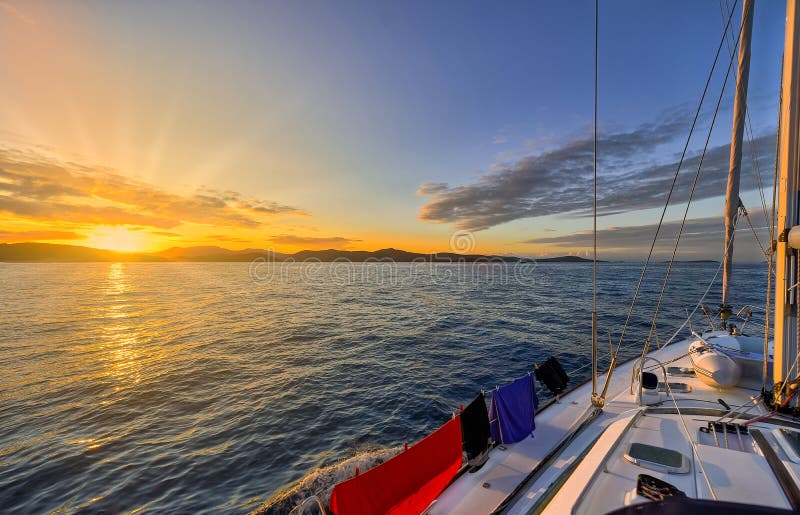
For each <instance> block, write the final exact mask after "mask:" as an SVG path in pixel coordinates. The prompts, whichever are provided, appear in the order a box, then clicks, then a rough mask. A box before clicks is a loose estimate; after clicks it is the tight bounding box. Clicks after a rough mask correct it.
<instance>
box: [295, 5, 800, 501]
mask: <svg viewBox="0 0 800 515" xmlns="http://www.w3.org/2000/svg"><path fill="white" fill-rule="evenodd" d="M734 7H735V6H734ZM753 7H754V2H753V0H744V4H743V6H742V13H743V14H742V24H741V29H740V30H739V31H736V32H737V34H738V36H737V38H736V39H737V42H738V43H740V48H739V53H738V56H739V59H738V74H737V89H736V104H735V107H734V113H735V114H734V125H733V138H732V146H731V161H730V165H731V166H730V174H729V180H728V188H727V196H726V205H725V213H726V231H725V244H724V249H723V250H724V253H723V266H724V273H723V285H724V286H723V296H722V302H721V305H720V308H719V310H718V312H717V315H719V319H718V320H717V321H712V322H713V323H712V328H711V330H709V331H706V332H704V333H693V335H692V336H690V337H688V338H686V339H683V340H680V341H674V342H667V343H666V344H664V345H662V346H660V347H654V348H652V349H651V348H650V344H651V341H652V340H651V338H648V339H647V341H646V342H645V345H644V349H643V352H642V355H641V357H639V358H636V359H633V360H630V361H627V362H620V361H619V360H618V359H617V351H618V348H619V346H617V351H615V352H614V354H613V355H612V359H611V364H610V366H609V369H608V371H606V373H605V374H602V375H600V374H598V373H597V371H596V364H597V339H596V335H595V334H596V323H595V322H596V320H595V316H594V313H593V314H592V322H593V324H592V325H593V331H592V332H593V334H592V338H591V341H592V362H593V373H592V379H591V380H590V381H587V382H585V383H583V384H580V385H578V386H576V387H574V388H572V389H567V388H566V385H567V381H568V378H566V376H565V374H563V370H560V367H559V366H558V364H557V362H555V361H548V363H547V364H545V365H544V366H543V367H541V368H540V369H539V371H538V372H537V376H538V379H539V380H540V381H541V382H543V383H544V384H546V385H547V386H548V387H549V388H550V389H551V390H552V391H553V392H555V393H556V399H555V400H554V401H553V402H551V403H550V404H548V405H547V406H544V407H542V408H541V409H539V410H532V411H535V423H534V421H533V420H530V421H529V420H528V419H527V415H525V416H524V417H522V418H521V419H519V420H516V419H515V420H512V421H511V422H513V423H515V424H516V423H519V424H522V425H520V426H519V427H521V428H522V429H521V433H518V434H517V435H515V438H514V439H513V440H514V441H513V443H499V440H502V436H501V437H495V438H493V440H495V442H494V443H493V444H491V445H490V446H489V449H490V450H489V452H488V454H487V457H486V459H485V461H484V462H482V463H481V464H479V465H478V466H469V465H468V464H467V463H466V462H464V463H463V466H461V467H460V468H459V469H458V470H457V471H454V470H452V468H450V469H447V474H450V475H444V476H443V475H442V474H445V472H444V471H445V467H444V465H447V466H450V465H452V464H451V463H450V461H448V460H446V459H444V458H445V457H446V456H445V454H446V455H447V456H451V455H452V449H450V448H449V444H447V442H452V441H453V438H455V437H449V438H450V440H448V439H447V438H446V437H445V436H443V435H444V433H443V432H442V431H443V430H444V429H445V426H446V429H447V431H449V432H451V433H453V434H458V431H457V426H456V424H455V423H454V421H450V422H448V423H447V424H446V425H445V426H443V428H442V429H440V430H439V431H437V433H436V434H435V435H432V436H435V437H436V438H437V439H438V440H437V441H439V442H441V445H430V443H431V440H427V439H426V440H423V442H422V443H420V444H418V445H423V444H424V445H425V446H426V447H425V448H426V449H428V451H427V452H428V453H429V455H428V456H427V458H429V459H428V460H427V461H426V459H423V458H425V455H424V453H419V452H415V453H412V451H410V450H409V451H401V452H400V454H399V455H398V456H397V457H395V458H392V459H391V460H389V462H391V461H394V460H398V459H406V460H407V463H408V464H410V467H409V468H403V467H399V466H398V464H397V463H395V464H394V465H391V467H395V470H404V471H406V473H408V474H412V475H414V474H417V475H418V476H419V478H431V479H430V481H429V480H428V479H420V480H419V485H420V486H419V489H418V490H416V491H413V492H410V493H408V495H409V496H413V498H414V502H413V503H412V502H411V501H409V500H408V499H410V498H411V497H402V496H400V497H398V491H397V490H396V488H395V487H396V485H395V484H394V482H393V481H391V480H388V479H386V477H385V476H381V475H380V474H373V475H372V476H371V477H369V478H367V479H364V480H363V481H361V482H360V483H359V482H358V481H359V480H358V477H356V478H352V479H351V480H348V481H349V486H348V492H350V493H349V494H348V495H353V496H354V498H353V499H352V500H353V504H349V505H348V506H369V502H372V501H374V500H375V498H376V496H377V497H378V498H380V499H378V500H381V501H386V502H388V503H389V504H386V503H384V504H382V505H381V506H384V507H385V506H389V507H388V508H385V509H383V510H382V511H386V512H392V513H426V514H428V513H429V514H440V513H442V514H444V513H463V514H488V513H546V514H564V513H573V514H602V513H615V514H628V513H630V514H633V513H636V514H649V513H701V512H702V513H704V514H707V515H708V514H714V513H726V514H727V513H754V514H766V513H790V512H791V510H793V511H798V510H800V421H799V420H798V419H796V418H794V417H793V416H791V415H793V414H795V413H796V411H797V410H796V408H795V407H794V406H796V404H797V400H796V398H795V396H796V394H797V392H798V391H800V373H798V372H799V371H798V366H797V365H798V356H800V354H798V320H797V317H798V306H800V288H798V287H797V282H798V277H800V273H799V272H800V268H799V267H800V260H798V249H800V225H798V224H800V200H798V199H799V198H800V197H799V196H798V194H799V193H800V10H798V7H799V6H798V0H788V1H787V11H786V36H785V50H784V64H783V72H782V73H783V76H782V92H783V94H782V97H783V98H782V100H781V103H780V117H779V119H780V124H779V134H778V138H779V139H778V145H779V155H778V163H777V167H778V170H777V171H778V174H779V180H778V185H779V192H778V199H779V201H778V216H777V226H776V227H775V231H774V239H775V240H776V241H775V242H774V247H773V248H774V256H775V261H776V264H777V268H776V274H775V280H776V295H775V297H776V298H775V306H774V335H775V340H774V342H775V344H772V343H771V342H770V339H769V334H770V324H769V318H768V319H767V327H766V331H765V334H764V337H763V338H762V337H756V336H747V335H746V334H744V332H743V330H742V329H743V328H741V327H737V326H736V324H734V323H733V321H734V319H735V318H736V317H735V315H734V311H733V308H732V307H731V306H730V302H731V295H730V293H731V285H732V284H733V283H732V281H731V272H732V256H733V240H734V230H735V227H736V222H737V219H738V217H739V206H740V202H739V192H738V189H739V186H738V184H739V173H740V168H741V146H742V139H743V132H744V123H745V114H746V109H747V108H746V95H747V74H748V70H749V59H750V52H749V45H750V32H751V27H752V17H753ZM732 18H733V10H731V12H730V13H729V17H728V20H727V25H726V27H725V33H724V34H723V36H722V37H723V39H722V40H721V41H720V46H719V49H718V50H717V54H718V56H719V53H720V50H721V49H722V48H723V42H724V41H725V38H726V37H727V35H728V30H729V28H730V27H731V26H732V23H731V22H732ZM595 35H596V34H595ZM733 58H734V55H731V60H730V63H729V65H728V66H729V69H730V67H731V65H732V63H733ZM715 64H716V60H715ZM712 73H713V69H712ZM710 78H711V74H709V82H710ZM595 80H596V79H595ZM706 87H707V88H708V84H707V86H706ZM704 95H705V94H704ZM721 96H722V95H721V93H720V99H721ZM701 106H702V103H701ZM718 106H719V104H718V105H717V107H718ZM699 112H700V107H698V114H699ZM687 145H688V143H687ZM664 209H665V210H666V206H665V208H664ZM687 209H688V208H687ZM676 248H677V243H676ZM595 255H596V254H595ZM673 261H674V256H673ZM673 261H671V262H670V266H671V264H672V262H673ZM769 261H770V264H769V266H770V275H769V278H770V279H769V280H771V278H772V273H771V272H772V254H771V255H770V256H769ZM648 262H649V260H648ZM643 275H644V271H643ZM667 277H668V275H667ZM665 284H666V278H665ZM769 289H770V286H768V287H767V291H768V292H769ZM662 295H663V291H662ZM769 298H770V295H769V293H768V294H767V299H769ZM634 302H635V298H634ZM769 302H770V301H769V300H768V303H769ZM699 305H700V303H698V307H699ZM659 307H660V303H659ZM631 309H632V308H631ZM743 312H744V313H746V308H743V310H742V311H739V314H740V315H741V314H742V313H743ZM656 315H657V313H656ZM656 315H654V318H653V327H654V328H655V320H656V318H655V317H656ZM743 318H744V319H747V318H748V317H747V316H746V315H745V316H744V317H743ZM626 324H627V323H626ZM623 334H624V333H623ZM588 341H589V338H588V336H587V342H588ZM621 342H622V338H620V343H621ZM773 345H774V356H773V348H772V347H773ZM768 369H771V373H770V370H768ZM615 372H616V373H615ZM600 384H602V388H598V387H599V385H600ZM524 388H525V387H524V386H523V387H520V391H522V392H523V393H525V390H524ZM509 397H510V398H511V397H512V396H511V395H510V394H509ZM513 398H514V399H519V398H522V397H521V396H519V395H517V396H516V397H513ZM533 399H535V392H534V395H533V396H532V397H530V396H529V398H528V400H527V401H525V402H527V403H528V405H526V406H523V408H525V409H528V408H530V407H531V406H532V403H533V402H534V400H533ZM793 401H794V403H793ZM510 405H513V402H510ZM511 409H512V411H513V407H512V408H511ZM523 411H524V410H523ZM456 417H458V415H457V416H456ZM512 418H513V417H512ZM528 423H530V429H533V434H534V436H533V437H532V438H531V437H527V436H525V431H528V430H529V427H528V426H527V425H526V424H528ZM533 426H535V428H533ZM515 427H516V426H515ZM461 431H462V432H465V431H471V429H470V428H468V427H462V428H461ZM519 434H521V439H519V440H517V439H516V436H519ZM429 438H430V437H429ZM414 455H416V456H417V457H416V458H414V459H413V460H412V456H414ZM434 455H436V458H435V459H434ZM403 456H406V458H403ZM437 460H439V461H442V463H443V465H442V466H439V465H437V464H436V463H437ZM389 462H387V463H389ZM381 467H386V465H380V466H379V467H376V469H379V468H381ZM376 469H373V470H376ZM383 470H384V471H385V470H389V469H388V468H385V469H383ZM362 475H366V474H363V472H362ZM379 478H383V479H379ZM443 478H444V479H446V481H443ZM433 481H435V484H436V485H442V484H446V485H447V486H446V487H444V488H443V489H441V488H436V489H427V490H425V489H426V488H428V487H429V486H430V485H431V484H434V483H433ZM400 483H402V484H403V485H405V486H403V488H410V487H408V484H409V480H408V479H407V478H404V479H403V481H400ZM414 484H416V483H414ZM342 491H343V490H339V492H342ZM334 492H337V490H336V489H334ZM420 492H422V493H420ZM387 499H391V501H387ZM361 501H363V503H362V504H359V502H361ZM405 503H410V504H405ZM420 503H421V504H420ZM333 508H334V509H333V510H332V511H333V512H334V513H336V514H337V515H348V514H349V513H366V512H368V511H359V509H357V508H351V511H348V512H347V513H345V512H343V511H341V510H340V509H337V508H336V507H333ZM313 509H317V510H325V506H324V503H323V502H319V500H312V501H309V502H306V503H304V504H303V505H301V506H299V507H298V508H297V509H296V510H295V512H296V513H298V514H299V513H310V512H311V510H313Z"/></svg>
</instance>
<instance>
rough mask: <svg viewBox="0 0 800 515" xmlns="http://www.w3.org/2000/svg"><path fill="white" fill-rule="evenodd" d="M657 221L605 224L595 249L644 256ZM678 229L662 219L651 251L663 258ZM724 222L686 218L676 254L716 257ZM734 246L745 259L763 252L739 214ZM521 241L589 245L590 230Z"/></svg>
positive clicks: (761, 233) (567, 247) (763, 234)
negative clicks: (609, 225) (606, 226)
mask: <svg viewBox="0 0 800 515" xmlns="http://www.w3.org/2000/svg"><path fill="white" fill-rule="evenodd" d="M656 226H657V224H648V225H637V226H631V227H609V228H607V229H602V230H598V232H597V240H598V243H597V244H598V248H599V249H600V250H599V252H602V254H603V255H604V256H607V257H632V256H642V257H643V256H644V255H646V252H647V251H648V250H649V248H650V244H651V243H652V241H653V236H654V235H655V232H656ZM679 229H680V220H676V221H669V222H665V223H664V224H663V225H662V227H661V231H660V233H659V239H658V242H657V243H656V248H655V255H656V256H657V257H658V259H667V258H669V256H670V255H671V253H672V249H673V247H674V245H675V238H676V236H677V234H678V230H679ZM724 229H725V222H724V220H723V219H722V217H708V218H694V219H689V220H687V221H686V226H685V227H684V229H683V233H682V234H681V242H680V247H679V249H678V250H679V256H680V258H681V259H719V258H720V256H721V255H722V251H723V238H724V234H725V230H724ZM756 231H757V233H758V237H759V239H760V240H761V243H762V244H764V245H766V244H767V242H768V241H769V232H768V230H767V229H766V228H764V227H756ZM736 235H737V236H736V239H735V240H734V249H735V250H736V252H737V257H738V258H739V259H741V260H745V261H753V262H757V261H762V260H763V255H762V254H761V250H760V249H759V248H758V245H757V243H756V242H755V240H754V239H753V235H752V231H751V229H750V227H749V225H748V224H747V221H746V220H745V219H743V218H740V220H739V223H738V225H737V228H736ZM524 243H531V244H538V245H548V246H550V247H554V248H555V249H556V251H558V250H563V251H578V250H587V249H591V247H592V243H593V238H592V232H591V231H583V232H578V233H574V234H566V235H560V236H547V237H541V238H532V239H529V240H526V241H525V242H524Z"/></svg>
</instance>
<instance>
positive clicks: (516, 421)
mask: <svg viewBox="0 0 800 515" xmlns="http://www.w3.org/2000/svg"><path fill="white" fill-rule="evenodd" d="M538 407H539V398H538V397H537V396H536V377H535V376H534V375H533V373H531V374H528V375H527V376H525V377H523V378H522V379H517V380H516V381H514V382H513V383H511V384H508V385H506V386H503V387H501V388H498V389H496V390H494V391H493V392H492V404H491V406H490V407H489V420H490V428H491V432H492V438H493V439H494V440H495V441H496V442H500V443H514V442H519V441H520V440H523V439H525V438H527V437H528V435H531V434H533V430H534V429H535V428H536V424H535V423H534V421H533V417H534V415H535V414H536V410H537V408H538Z"/></svg>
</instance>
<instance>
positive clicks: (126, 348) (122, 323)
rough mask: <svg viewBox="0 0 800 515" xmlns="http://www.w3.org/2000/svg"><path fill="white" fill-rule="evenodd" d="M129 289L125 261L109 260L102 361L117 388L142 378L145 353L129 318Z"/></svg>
mask: <svg viewBox="0 0 800 515" xmlns="http://www.w3.org/2000/svg"><path fill="white" fill-rule="evenodd" d="M131 290H132V286H131V279H130V277H129V275H128V273H127V272H126V270H125V263H114V264H112V265H111V266H110V267H109V269H108V275H107V276H106V281H105V285H104V287H103V290H102V292H103V294H104V295H105V296H106V300H105V302H104V303H103V312H102V316H103V318H104V319H107V320H108V323H107V324H106V325H104V327H103V339H104V340H105V342H106V345H105V347H106V350H107V352H106V353H105V354H106V357H105V362H106V363H107V366H108V372H109V373H110V375H111V376H112V377H113V378H114V379H115V380H116V381H117V385H116V391H119V390H121V389H123V388H125V387H127V386H131V385H135V384H138V383H139V382H141V380H142V364H141V362H142V359H143V357H144V355H143V352H142V349H141V346H140V345H139V344H140V341H139V331H138V330H137V328H136V325H135V324H132V323H129V321H128V318H129V316H130V308H131V305H130V303H129V302H128V301H127V300H126V299H125V297H124V296H125V294H127V293H129V292H130V291H131Z"/></svg>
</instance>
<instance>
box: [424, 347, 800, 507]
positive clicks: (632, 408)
mask: <svg viewBox="0 0 800 515" xmlns="http://www.w3.org/2000/svg"><path fill="white" fill-rule="evenodd" d="M691 341H692V340H684V341H681V342H677V343H675V344H673V345H669V346H667V347H665V348H664V349H661V350H656V351H653V352H651V353H650V354H649V357H652V358H655V359H657V360H658V361H659V362H661V363H665V364H666V363H668V365H667V366H670V367H687V368H691V363H690V361H689V358H688V356H686V353H687V349H688V346H689V344H690V343H691ZM673 360H675V361H673ZM635 361H636V360H633V361H630V362H627V363H624V364H621V365H619V366H618V367H617V370H616V371H615V373H614V376H613V379H612V383H611V386H610V388H609V393H608V396H607V401H606V405H605V407H604V409H603V411H602V413H600V414H599V415H597V416H596V417H594V418H593V419H591V420H588V419H590V418H591V414H592V412H593V408H592V407H591V403H590V394H591V384H590V383H586V384H583V385H581V386H580V387H578V388H576V389H575V390H573V391H571V392H569V393H568V394H566V395H565V396H563V397H562V398H561V399H560V401H559V402H558V403H554V404H551V405H550V406H548V407H547V408H546V409H543V410H541V411H540V412H539V413H538V414H537V416H536V430H535V432H534V436H533V437H531V438H527V439H525V440H523V441H521V442H518V443H516V444H512V445H506V446H498V447H495V448H494V449H493V450H492V451H491V454H490V458H489V461H488V462H487V463H486V464H485V465H484V466H483V467H482V468H481V469H480V470H478V471H476V472H474V473H469V472H467V473H464V474H463V475H461V476H460V477H458V478H457V479H456V480H455V481H454V482H453V483H452V484H451V485H450V486H449V487H448V488H447V489H446V490H445V491H444V492H443V493H442V494H441V495H440V496H439V498H438V499H437V501H436V502H435V503H434V504H433V505H432V506H431V509H430V510H429V513H431V514H439V513H464V514H466V513H470V514H472V513H491V512H493V511H495V510H497V509H498V508H500V507H501V504H502V503H503V502H504V501H507V503H506V504H505V505H504V506H503V508H504V509H505V510H506V511H507V512H508V513H526V512H528V511H530V510H532V509H533V508H536V509H537V510H542V512H545V513H572V512H574V513H606V512H608V511H611V510H614V509H617V508H621V507H623V506H625V505H629V504H632V503H636V502H642V501H643V499H641V498H637V497H636V493H635V491H636V478H637V476H638V474H641V473H645V474H650V475H653V476H655V477H661V476H663V478H665V479H666V480H667V481H668V482H670V483H672V484H674V485H675V486H676V487H677V488H679V489H680V490H682V491H683V492H685V493H686V495H688V496H689V497H695V498H706V499H709V498H711V494H710V492H709V491H708V487H707V486H706V480H705V478H704V477H703V474H702V470H701V469H700V468H699V467H698V463H697V460H696V456H695V455H694V452H693V450H692V446H691V445H690V444H689V442H688V440H687V438H686V432H685V430H684V429H683V425H682V422H681V420H680V417H679V416H678V415H677V414H675V413H674V412H675V409H674V408H675V404H674V403H673V401H672V400H671V398H670V397H669V396H667V394H666V393H661V394H659V395H660V400H661V401H663V402H660V403H659V404H651V406H650V408H649V409H647V410H646V408H647V407H645V406H639V404H638V403H637V402H636V398H635V396H634V395H632V394H631V390H630V388H631V373H632V367H633V365H634V362H635ZM653 364H655V362H654V361H652V360H649V361H648V362H647V363H646V368H649V367H650V365H653ZM653 372H654V373H656V374H657V375H658V377H659V380H660V381H661V380H663V379H662V371H661V369H660V367H659V368H657V369H655V370H653ZM667 379H668V380H669V382H671V383H673V382H680V383H686V384H688V385H689V387H690V391H688V392H679V391H675V390H673V396H674V397H675V399H676V401H677V404H678V406H679V407H680V408H681V410H688V409H690V408H693V410H692V413H693V414H692V415H688V416H687V415H684V416H683V423H686V424H687V425H688V426H691V427H690V428H689V434H690V435H692V438H693V441H694V443H695V444H696V445H697V446H698V452H699V453H700V455H701V458H702V461H703V463H704V464H705V466H706V472H707V474H708V476H709V479H710V480H711V483H712V487H714V491H715V494H716V495H717V498H718V499H719V500H729V501H733V502H749V503H751V504H765V505H770V506H774V507H787V508H788V507H789V504H788V501H787V500H786V498H785V496H784V495H783V493H782V491H781V490H780V486H779V484H778V482H777V480H776V479H775V477H774V475H773V474H772V473H771V471H770V470H769V468H768V466H767V464H766V461H765V459H764V457H763V456H762V455H761V453H760V452H759V451H758V449H757V448H756V447H755V446H754V444H753V443H752V441H751V439H750V437H747V438H746V440H747V441H746V442H742V443H743V444H744V445H745V446H749V451H750V452H744V451H743V450H741V449H739V450H734V448H735V447H736V446H738V445H740V443H739V440H738V439H737V440H736V441H733V439H734V438H735V437H734V436H733V435H730V437H731V441H729V442H728V448H726V447H725V445H723V443H722V442H716V445H715V444H714V442H712V441H709V440H707V439H705V440H704V438H711V436H710V435H706V434H703V433H700V432H699V431H698V428H699V427H700V426H706V425H707V423H708V421H710V420H714V419H716V418H719V416H720V415H719V414H717V413H716V412H717V411H719V412H720V413H721V412H724V411H726V410H725V408H723V405H722V404H720V403H719V402H718V400H717V399H720V398H721V399H722V400H723V401H725V402H726V403H727V404H728V405H730V406H731V407H734V408H735V407H737V406H741V405H747V407H751V406H752V405H753V403H752V399H753V398H755V397H756V396H758V395H759V393H760V392H758V391H756V390H748V389H744V388H729V389H725V390H722V389H717V388H712V387H710V386H708V385H706V384H704V383H703V382H701V381H700V380H699V379H698V378H697V377H696V376H668V377H667ZM604 380H605V378H604V377H601V378H600V380H599V384H600V385H602V384H603V382H604ZM659 408H663V409H659ZM698 408H702V409H705V411H708V413H707V414H705V416H703V415H698V414H697V413H702V410H698ZM709 410H710V411H709ZM645 411H647V412H645ZM763 413H765V409H764V407H763V406H762V405H758V406H752V407H751V409H750V411H749V414H750V415H759V414H763ZM634 419H635V420H634ZM580 426H583V429H582V430H581V431H580V432H578V433H577V435H576V436H574V437H572V438H571V440H569V441H568V443H566V444H565V445H561V448H560V449H559V450H558V452H557V453H554V452H553V451H554V450H555V449H556V448H558V447H559V445H560V444H562V442H564V441H565V440H566V439H567V438H569V437H570V435H573V433H574V432H575V429H577V428H578V427H580ZM753 427H758V425H755V426H753ZM762 432H763V433H764V434H765V435H767V437H768V438H774V437H773V436H772V434H771V433H770V431H769V430H763V431H762ZM720 438H722V436H720ZM631 442H640V443H648V444H652V445H658V446H661V447H665V448H669V449H673V450H677V451H680V452H681V453H683V454H684V455H686V456H687V457H690V458H691V461H692V467H691V472H690V473H688V474H685V475H682V476H679V475H676V474H669V475H667V474H665V473H663V474H661V476H659V472H656V471H652V470H644V469H643V468H642V467H639V466H637V465H634V464H632V463H629V462H628V461H626V460H624V459H623V458H622V454H624V452H625V451H626V449H627V448H628V447H629V445H630V443H631ZM770 442H772V440H770ZM774 447H775V448H776V449H777V452H778V454H779V455H780V456H781V459H782V460H783V461H784V462H785V463H786V467H787V468H788V469H789V470H790V471H791V473H792V474H793V475H794V479H795V481H796V482H797V481H800V465H798V464H795V463H793V462H791V461H790V460H789V459H788V457H787V456H786V454H785V453H783V451H781V450H780V449H779V447H778V446H777V445H774ZM547 458H550V459H549V460H548V462H547V463H546V464H545V465H546V466H542V467H539V469H537V467H538V466H539V465H540V464H542V462H543V460H545V459H547ZM576 465H577V466H576ZM535 469H537V470H536V473H535V474H534V475H532V476H531V477H529V475H530V474H531V472H532V471H534V470H535ZM744 470H749V471H752V474H753V475H756V476H758V477H757V478H754V477H750V474H751V473H744ZM526 478H527V481H526ZM676 478H678V479H676ZM523 483H524V484H523ZM715 484H716V485H718V486H714V485H715ZM520 485H522V486H521V488H520V490H519V491H518V492H516V495H513V498H512V499H509V498H510V496H512V494H515V489H517V488H518V487H519V486H520ZM509 500H510V501H511V502H508V501H509Z"/></svg>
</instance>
